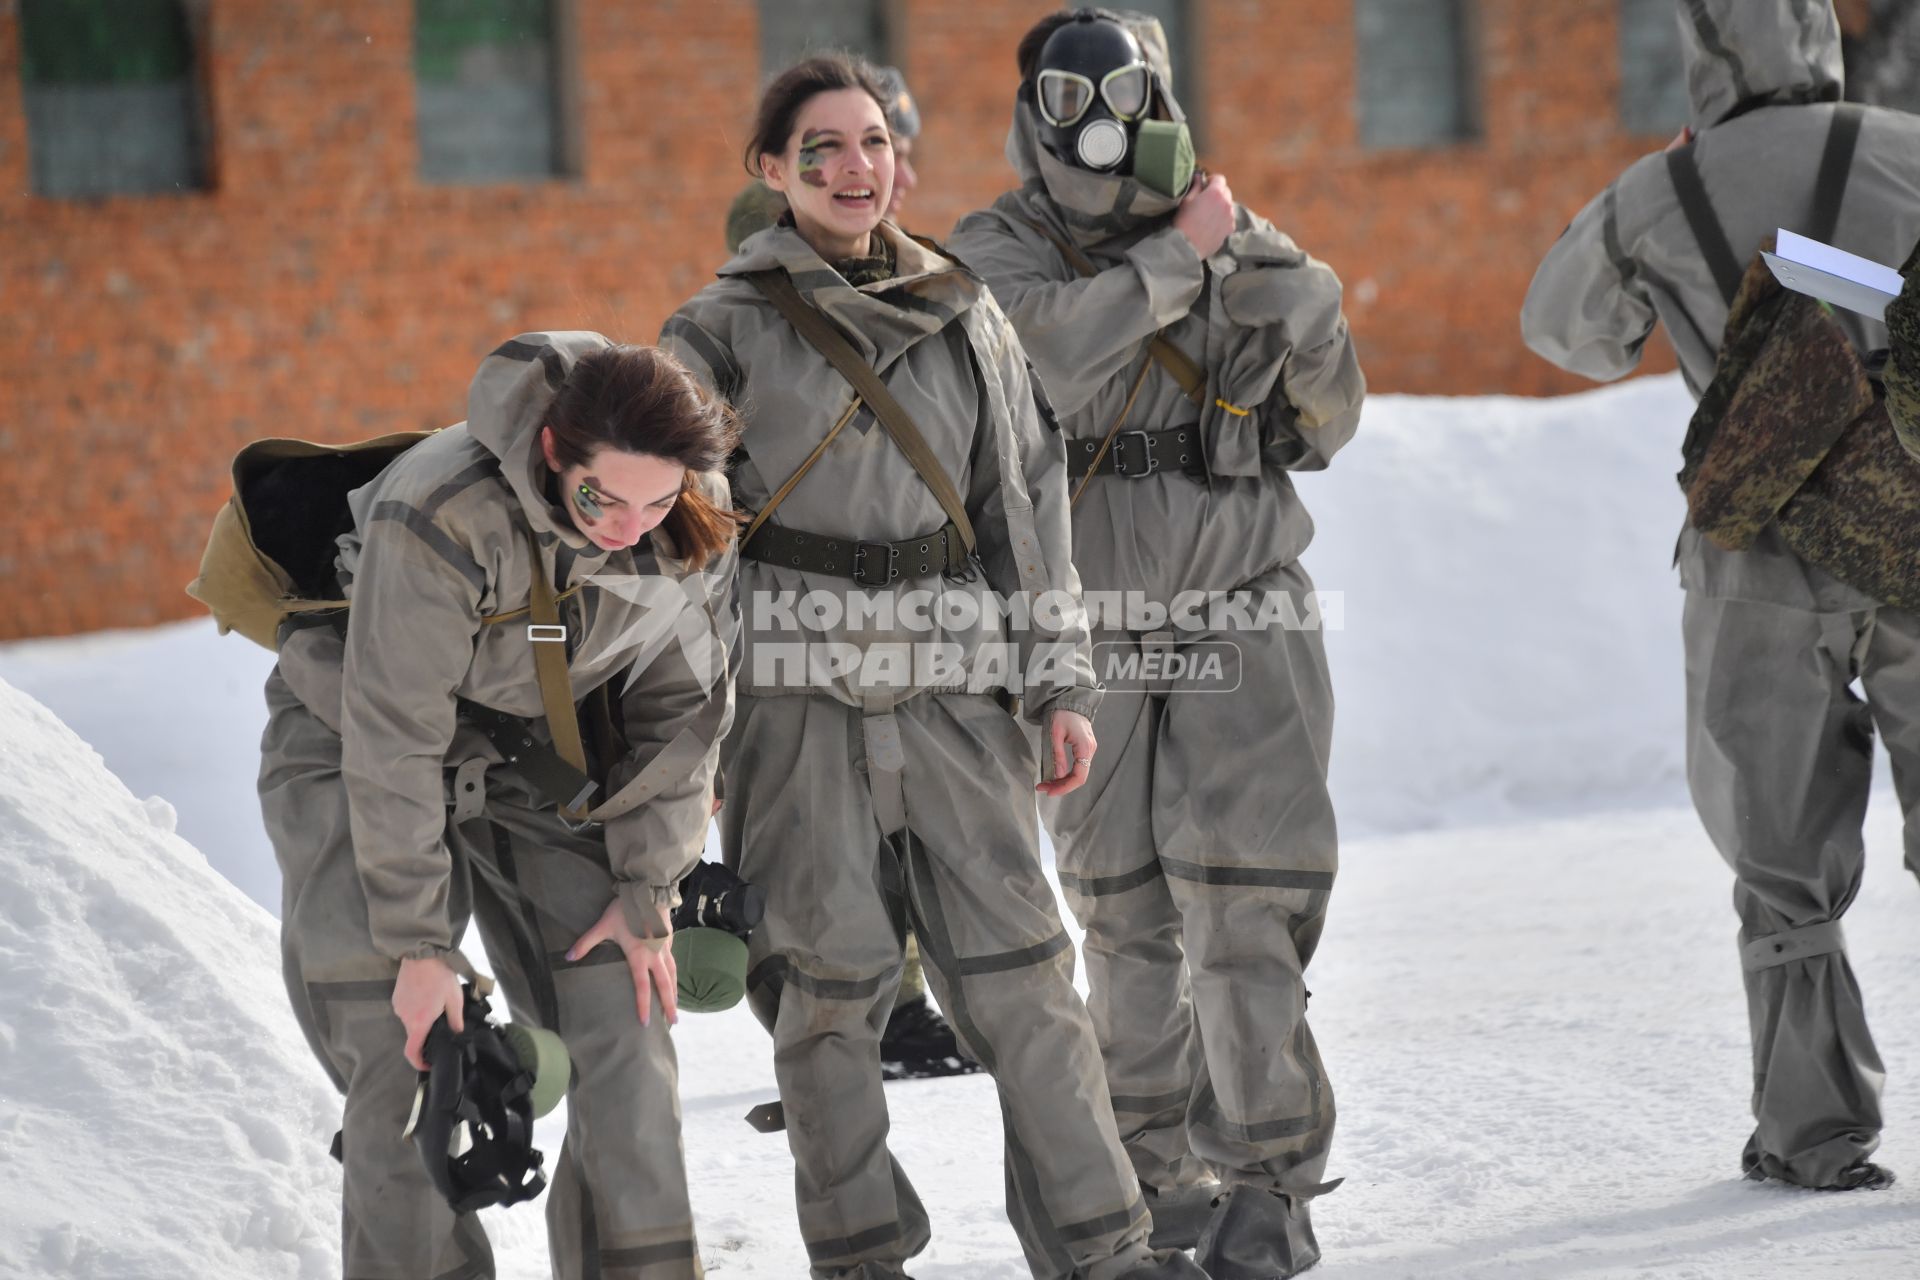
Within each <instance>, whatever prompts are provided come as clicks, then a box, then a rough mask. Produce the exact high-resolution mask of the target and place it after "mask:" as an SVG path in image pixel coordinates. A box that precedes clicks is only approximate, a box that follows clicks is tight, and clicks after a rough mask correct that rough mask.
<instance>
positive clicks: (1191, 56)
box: [1120, 0, 1206, 143]
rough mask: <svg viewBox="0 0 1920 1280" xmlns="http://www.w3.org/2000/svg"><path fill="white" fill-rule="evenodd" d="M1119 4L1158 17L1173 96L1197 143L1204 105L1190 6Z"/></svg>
mask: <svg viewBox="0 0 1920 1280" xmlns="http://www.w3.org/2000/svg"><path fill="white" fill-rule="evenodd" d="M1120 7H1122V8H1126V9H1132V10H1133V11H1134V12H1136V13H1144V14H1146V15H1148V16H1149V17H1154V18H1158V19H1160V30H1161V31H1162V32H1163V33H1164V34H1165V35H1166V37H1167V52H1168V53H1169V54H1171V55H1172V59H1173V96H1174V97H1176V98H1178V99H1179V100H1180V109H1181V110H1182V111H1185V112H1186V113H1187V126H1188V128H1190V129H1191V130H1192V131H1193V138H1194V141H1195V142H1196V143H1198V142H1199V141H1200V121H1201V110H1200V109H1201V107H1202V106H1203V105H1205V102H1204V100H1205V97H1206V95H1205V94H1204V93H1203V92H1202V91H1201V85H1200V81H1199V80H1198V79H1197V78H1196V76H1195V72H1196V69H1197V68H1198V67H1199V65H1200V51H1199V50H1197V49H1195V48H1194V47H1193V46H1194V41H1195V40H1197V39H1198V38H1199V32H1198V25H1197V24H1196V23H1195V22H1194V21H1193V6H1192V5H1191V4H1189V3H1188V2H1187V0H1127V3H1126V4H1124V5H1122V6H1120Z"/></svg>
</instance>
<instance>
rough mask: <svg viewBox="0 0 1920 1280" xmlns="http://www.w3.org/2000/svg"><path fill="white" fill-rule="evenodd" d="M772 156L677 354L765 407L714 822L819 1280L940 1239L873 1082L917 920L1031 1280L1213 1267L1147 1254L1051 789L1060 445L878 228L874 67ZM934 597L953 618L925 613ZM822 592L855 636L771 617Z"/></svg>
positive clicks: (1066, 657)
mask: <svg viewBox="0 0 1920 1280" xmlns="http://www.w3.org/2000/svg"><path fill="white" fill-rule="evenodd" d="M746 161H747V167H748V168H749V169H750V170H751V171H753V172H754V173H755V174H756V175H757V176H759V177H761V178H762V179H763V180H764V181H765V182H766V184H767V186H768V187H770V188H772V189H773V190H775V191H777V192H780V193H781V194H783V195H784V196H785V197H786V198H787V201H788V204H789V209H788V211H787V212H786V213H785V214H784V215H783V216H782V218H781V222H780V224H779V225H777V226H775V227H772V228H770V229H768V230H766V231H763V232H761V233H759V234H757V235H754V236H752V237H750V238H749V239H748V240H747V241H746V242H745V244H744V245H743V246H742V248H741V251H740V253H739V254H738V255H737V256H736V257H735V258H734V259H733V260H732V261H731V262H729V263H728V264H727V265H726V266H725V267H724V268H722V270H721V272H720V277H721V278H720V280H719V281H718V282H717V283H715V284H713V285H710V286H708V287H707V288H706V289H704V290H702V291H701V293H700V294H699V295H698V296H696V297H694V298H693V299H691V300H689V301H688V302H687V304H686V305H685V306H683V307H682V308H681V309H680V310H679V312H677V313H676V314H675V315H674V316H673V317H672V318H671V319H670V320H668V322H667V324H666V327H665V329H664V330H663V331H662V335H661V344H662V345H663V346H665V347H667V348H668V349H669V350H671V351H672V352H673V353H674V354H675V355H677V356H679V357H680V358H681V359H682V360H684V361H685V362H686V363H687V364H688V365H689V367H691V368H693V369H694V370H695V372H697V373H702V374H704V376H705V377H706V378H707V379H708V380H709V381H710V382H711V383H712V384H713V386H714V387H715V388H717V389H718V390H719V391H720V392H721V393H722V394H723V395H725V396H726V397H727V398H728V399H729V400H731V401H732V402H733V404H734V405H735V406H736V408H737V409H738V411H739V412H740V415H741V421H742V447H741V450H740V451H737V452H736V453H735V455H734V460H733V464H732V468H731V477H732V481H733V485H734V490H733V491H734V494H735V497H736V499H738V500H739V501H740V502H741V504H742V506H743V507H744V508H745V509H747V510H749V511H752V512H757V515H755V517H754V519H753V523H752V524H751V525H750V526H749V527H748V529H747V531H746V534H745V537H744V540H743V542H742V546H741V556H742V557H743V560H744V563H743V565H742V569H741V575H740V583H741V591H742V592H743V594H745V595H746V596H747V598H748V601H749V609H748V611H747V612H748V615H749V617H751V618H752V619H753V621H752V622H751V623H750V629H749V631H748V632H747V634H746V635H745V637H744V639H743V643H742V646H741V650H740V660H739V663H738V669H739V671H740V676H741V682H740V686H739V690H738V694H739V700H740V708H741V713H740V717H739V720H738V723H737V725H736V728H735V730H734V731H733V733H732V734H731V735H730V736H729V738H728V740H727V743H726V745H725V746H724V747H723V749H722V753H721V762H722V768H723V770H724V771H725V775H726V779H725V780H726V796H727V803H726V806H725V808H724V809H722V811H721V815H720V822H721V837H722V841H723V843H724V844H725V846H726V850H727V855H728V861H729V863H730V864H732V865H734V866H736V867H737V868H738V870H739V871H740V874H741V875H742V876H743V877H744V878H746V879H748V880H750V881H752V882H754V883H757V884H760V885H762V886H764V887H765V888H766V890H767V915H766V918H765V920H764V921H763V922H762V924H761V926H760V928H759V929H758V930H756V931H755V933H754V936H753V938H752V940H751V944H750V945H751V946H752V948H753V953H752V957H751V959H750V969H751V971H752V973H753V974H754V975H755V977H754V980H753V985H752V987H751V989H750V991H749V998H750V999H751V1001H752V1004H753V1008H754V1012H755V1013H756V1014H757V1015H758V1016H759V1018H760V1019H761V1021H762V1022H764V1023H765V1024H766V1025H767V1026H768V1027H769V1028H770V1029H771V1030H772V1032H773V1035H774V1041H775V1053H774V1066H775V1071H776V1074H777V1076H778V1079H779V1082H780V1096H781V1100H782V1102H783V1103H784V1105H785V1110H786V1117H787V1121H788V1125H787V1132H788V1138H789V1142H790V1144H791V1147H792V1150H793V1155H794V1165H795V1187H796V1199H797V1202H798V1207H799V1212H800V1233H801V1236H802V1237H803V1238H804V1239H805V1241H806V1245H807V1252H808V1255H809V1257H810V1259H811V1261H812V1272H811V1274H812V1275H813V1276H815V1277H821V1278H825V1277H850V1276H859V1277H863V1278H871V1280H897V1278H898V1277H902V1276H904V1274H905V1272H904V1270H903V1269H902V1268H903V1266H904V1264H905V1262H906V1260H907V1259H908V1258H910V1257H912V1256H913V1255H915V1254H917V1253H918V1252H920V1250H921V1249H923V1248H925V1247H926V1244H927V1240H928V1226H927V1220H926V1216H925V1213H924V1212H923V1211H922V1209H921V1207H920V1203H919V1200H918V1199H917V1198H916V1196H915V1195H914V1193H913V1190H912V1188H911V1186H910V1185H909V1184H908V1183H907V1181H906V1178H905V1175H904V1174H903V1173H902V1172H901V1171H900V1169H899V1167H898V1166H897V1165H896V1164H895V1163H894V1161H893V1158H892V1156H891V1154H890V1153H889V1152H888V1150H887V1145H886V1134H887V1112H886V1102H885V1099H884V1098H883V1096H882V1092H881V1087H880V1045H879V1043H878V1041H879V1040H880V1031H879V1029H880V1027H881V1026H883V1025H884V1024H885V1023H886V1021H887V1012H888V1009H889V1008H890V1006H891V1005H892V1004H893V1002H894V998H895V991H896V989H897V987H898V984H899V981H900V976H901V967H902V941H901V940H902V934H903V932H904V931H905V929H906V928H907V927H909V926H910V927H911V930H912V932H913V933H914V935H915V936H917V937H918V939H919V941H920V945H921V948H922V953H923V955H924V958H925V964H926V970H927V976H928V981H929V984H930V985H931V986H932V987H933V989H934V993H935V995H936V996H937V998H938V1000H939V1002H940V1006H941V1008H942V1009H944V1010H946V1011H947V1013H948V1014H949V1015H950V1016H951V1018H952V1020H953V1024H954V1030H955V1031H956V1033H957V1034H958V1036H959V1039H960V1046H961V1048H963V1049H964V1050H965V1051H967V1052H968V1053H969V1054H970V1055H971V1056H972V1057H974V1058H975V1059H977V1060H978V1061H979V1062H980V1063H981V1064H982V1065H983V1066H985V1067H986V1069H987V1070H988V1071H990V1072H992V1073H993V1074H994V1076H995V1077H996V1080H997V1082H998V1084H999V1086H1000V1090H1001V1094H1002V1097H1003V1099H1004V1101H1005V1103H1006V1107H1005V1109H1006V1115H1007V1145H1006V1153H1007V1161H1008V1179H1007V1182H1008V1186H1009V1187H1010V1188H1014V1191H1013V1195H1014V1197H1015V1212H1014V1213H1013V1215H1012V1216H1013V1219H1014V1222H1015V1225H1016V1228H1017V1229H1018V1231H1019V1233H1020V1236H1021V1243H1022V1245H1023V1246H1024V1248H1025V1250H1026V1254H1027V1260H1028V1262H1029V1264H1030V1266H1031V1267H1032V1269H1033V1272H1034V1274H1035V1275H1066V1274H1073V1275H1082V1276H1088V1277H1093V1278H1094V1280H1176V1278H1177V1277H1182V1276H1185V1277H1194V1276H1198V1275H1199V1273H1198V1272H1197V1271H1196V1270H1194V1269H1193V1264H1192V1263H1191V1262H1190V1261H1188V1260H1186V1259H1185V1258H1184V1257H1172V1258H1156V1257H1154V1256H1153V1254H1152V1253H1151V1251H1150V1249H1149V1247H1148V1244H1147V1230H1148V1224H1147V1212H1146V1209H1145V1206H1144V1204H1143V1202H1142V1199H1141V1194H1140V1189H1139V1182H1138V1179H1137V1177H1136V1176H1135V1174H1134V1171H1133V1168H1132V1166H1131V1164H1130V1163H1129V1162H1128V1160H1127V1158H1126V1156H1125V1154H1124V1153H1123V1152H1122V1151H1121V1148H1120V1143H1119V1136H1118V1133H1117V1131H1116V1129H1115V1126H1114V1120H1113V1114H1112V1109H1111V1106H1110V1104H1109V1101H1108V1097H1107V1091H1106V1084H1105V1081H1104V1079H1103V1077H1102V1075H1101V1073H1100V1068H1099V1047H1098V1044H1097V1042H1096V1040H1095V1036H1094V1031H1093V1025H1092V1022H1091V1021H1090V1020H1089V1018H1088V1015H1087V1010H1086V1007H1085V1006H1084V1005H1083V1004H1082V1003H1081V1001H1080V998H1079V996H1078V995H1077V994H1076V993H1075V991H1074V987H1073V981H1072V954H1073V949H1072V946H1071V944H1070V943H1069V941H1068V939H1067V935H1066V933H1065V932H1064V930H1063V929H1062V927H1061V923H1060V917H1059V913H1058V909H1057V907H1056V906H1055V901H1054V896H1053V891H1052V889H1051V888H1050V887H1049V886H1048V884H1047V881H1046V878H1045V876H1044V874H1043V873H1042V871H1041V867H1040V857H1039V849H1038V843H1039V841H1038V831H1037V829H1036V818H1035V811H1034V804H1033V794H1034V791H1035V789H1036V784H1037V785H1038V789H1039V790H1040V791H1041V792H1043V793H1045V794H1048V795H1064V794H1066V793H1068V792H1070V791H1073V790H1075V789H1076V788H1078V787H1079V786H1081V785H1082V784H1083V783H1084V782H1085V781H1086V778H1087V772H1088V768H1089V765H1090V763H1091V761H1092V759H1093V754H1094V750H1095V744H1094V740H1093V734H1092V731H1091V727H1090V724H1089V721H1088V716H1089V715H1090V714H1091V712H1092V711H1093V709H1094V707H1095V706H1096V705H1097V704H1098V702H1099V697H1100V695H1099V692H1098V688H1097V682H1096V681H1095V680H1094V677H1093V668H1092V661H1091V654H1090V650H1089V646H1088V640H1087V625H1086V614H1085V610H1084V609H1083V608H1082V606H1081V602H1080V592H1079V584H1078V580H1077V578H1075V576H1074V573H1073V567H1072V565H1071V563H1070V561H1069V555H1068V551H1069V548H1068V523H1069V522H1068V513H1067V496H1066V457H1065V451H1064V449H1063V447H1062V445H1061V442H1060V437H1059V435H1058V434H1057V433H1056V432H1054V431H1052V430H1050V429H1049V428H1048V426H1047V424H1046V420H1045V419H1044V417H1043V415H1042V413H1041V410H1040V405H1039V402H1038V401H1037V399H1036V391H1035V389H1034V387H1033V384H1032V383H1031V381H1030V380H1029V376H1028V372H1027V363H1026V358H1025V356H1024V355H1023V353H1022V352H1021V349H1020V343H1019V340H1018V338H1017V337H1016V336H1015V335H1014V332H1013V329H1012V327H1011V326H1010V325H1009V324H1008V323H1007V320H1006V317H1005V316H1004V315H1002V314H1001V312H1000V310H999V309H998V308H997V307H995V306H994V305H993V301H992V299H991V297H990V296H989V295H988V294H987V291H986V288H985V286H984V285H982V283H981V281H980V279H979V278H978V277H977V276H975V275H974V274H973V273H972V272H970V271H968V270H967V269H966V267H965V266H963V265H962V264H961V263H960V262H959V261H958V260H957V259H955V258H953V257H951V256H950V255H948V254H947V253H945V252H944V251H943V250H941V249H940V248H939V247H938V246H937V245H934V244H932V243H930V242H928V241H923V240H917V239H914V238H912V237H909V236H907V235H905V234H903V233H902V232H901V231H900V230H899V228H897V227H896V226H894V225H893V223H891V222H889V221H887V220H886V219H885V217H884V214H885V211H886V209H887V205H888V201H889V199H890V198H891V195H892V188H893V182H894V175H895V165H896V157H895V155H894V150H893V143H892V138H891V136H890V135H889V133H888V129H887V118H886V114H885V106H884V102H883V96H882V93H881V91H880V90H879V88H878V87H877V85H876V84H875V82H874V79H873V76H872V74H871V70H870V69H869V68H867V67H865V66H864V65H863V64H859V63H855V62H852V61H849V60H847V59H845V58H815V59H810V60H808V61H806V62H803V63H801V64H799V65H798V66H796V67H793V68H791V69H790V70H788V71H786V72H785V73H783V74H782V75H780V76H779V77H777V78H776V79H775V80H774V81H773V83H772V84H771V85H770V86H769V87H768V89H767V92H766V95H765V97H764V98H763V100H762V102H761V104H760V110H759V113H758V116H757V119H756V121H755V125H754V128H753V136H752V141H751V142H750V143H749V144H748V148H747V153H746ZM876 426H878V427H880V428H881V429H880V430H875V429H874V428H875V427H876ZM848 428H851V429H848ZM776 509H777V511H778V518H777V519H776V518H775V511H776ZM930 594H932V595H936V596H937V598H938V600H939V601H940V609H939V613H940V615H941V616H940V619H939V621H938V622H937V623H935V622H933V620H932V619H931V617H930V616H929V614H928V613H927V612H926V611H925V609H924V608H922V609H920V610H919V612H918V615H917V616H918V618H919V619H920V622H919V625H916V623H915V621H914V618H915V616H916V612H915V608H914V604H913V601H914V600H915V599H916V598H918V599H921V600H923V601H924V599H925V598H926V597H927V596H928V595H930ZM1043 598H1044V600H1045V602H1046V605H1047V607H1043V608H1037V609H1036V608H1032V607H1030V606H1032V605H1033V604H1034V602H1036V601H1039V600H1041V599H1043ZM796 599H797V600H798V601H800V602H801V603H800V606H799V610H798V612H799V614H800V615H803V616H812V617H814V618H819V619H825V618H829V617H830V618H831V619H833V621H825V622H823V624H822V625H820V626H817V627H816V626H813V625H811V624H804V626H805V629H804V630H801V629H800V628H797V627H794V626H791V625H785V623H786V621H787V620H792V619H795V616H796V615H795V613H794V610H793V608H792V606H791V605H786V606H784V607H783V606H782V605H781V604H780V603H776V602H782V601H793V600H796ZM1015 602H1017V604H1018V606H1019V607H1015V608H1009V607H1007V606H1009V605H1010V604H1013V603H1015ZM767 606H770V607H767ZM855 618H865V619H875V620H876V621H874V622H870V623H857V622H855V621H853V619H855ZM880 618H892V619H897V620H898V622H897V623H882V622H878V621H877V619H880ZM1013 618H1018V619H1020V621H1019V622H1018V623H1017V624H1016V623H1015V622H1013V621H1011V619H1013ZM843 620H844V623H845V625H842V624H841V623H842V621H843ZM1016 709H1017V710H1018V713H1020V714H1023V715H1024V717H1025V718H1026V720H1027V721H1028V722H1029V723H1030V725H1031V726H1032V728H1033V729H1034V730H1037V731H1038V739H1037V743H1036V741H1035V739H1033V738H1030V737H1029V736H1028V733H1029V731H1028V730H1024V729H1023V728H1022V727H1021V726H1020V724H1019V723H1017V721H1016V719H1015V717H1014V715H1010V714H1009V712H1010V711H1014V710H1016ZM1036 745H1037V746H1038V748H1039V751H1038V754H1037V755H1036V751H1035V747H1036ZM1043 761H1044V763H1045V765H1046V766H1047V768H1046V773H1045V776H1046V779H1047V780H1045V781H1041V776H1042V769H1041V765H1042V763H1043Z"/></svg>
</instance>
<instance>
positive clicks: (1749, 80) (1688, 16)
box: [1678, 0, 1845, 133]
mask: <svg viewBox="0 0 1920 1280" xmlns="http://www.w3.org/2000/svg"><path fill="white" fill-rule="evenodd" d="M1678 8H1679V12H1680V43H1681V47H1682V49H1683V50H1684V51H1685V56H1686V64H1687V97H1688V100H1689V105H1690V110H1691V123H1692V125H1693V129H1694V132H1696V133H1698V132H1700V131H1701V130H1703V129H1707V128H1710V127H1712V126H1713V125H1716V124H1719V123H1720V122H1721V121H1723V120H1725V119H1727V118H1728V117H1729V116H1732V115H1734V114H1735V113H1737V112H1739V111H1741V110H1745V109H1748V108H1751V107H1754V106H1760V105H1769V106H1777V105H1785V104H1789V103H1797V102H1838V101H1839V100H1840V91H1841V88H1842V86H1843V84H1844V83H1845V79H1844V72H1843V70H1842V65H1841V60H1840V20H1839V19H1838V18H1836V17H1835V16H1834V12H1833V6H1832V5H1830V4H1826V3H1810V2H1809V0H1678Z"/></svg>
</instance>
